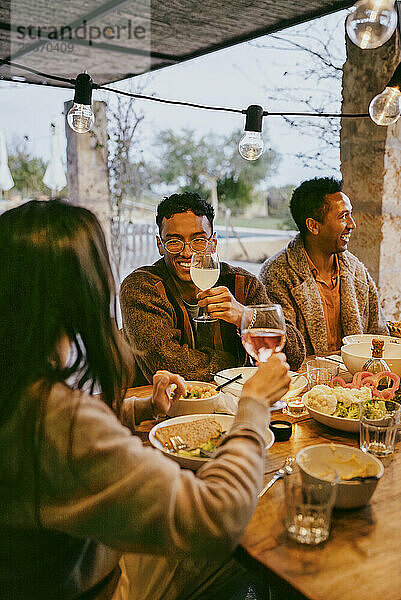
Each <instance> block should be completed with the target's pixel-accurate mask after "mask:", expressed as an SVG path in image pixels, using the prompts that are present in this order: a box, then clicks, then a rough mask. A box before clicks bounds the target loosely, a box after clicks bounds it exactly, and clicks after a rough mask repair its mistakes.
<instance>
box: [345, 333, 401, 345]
mask: <svg viewBox="0 0 401 600" xmlns="http://www.w3.org/2000/svg"><path fill="white" fill-rule="evenodd" d="M373 339H375V340H383V342H386V343H390V344H401V339H399V338H395V337H392V336H391V335H373V334H372V333H358V334H355V335H346V336H345V337H343V344H344V346H346V345H347V344H359V343H360V342H366V343H368V344H371V343H372V340H373Z"/></svg>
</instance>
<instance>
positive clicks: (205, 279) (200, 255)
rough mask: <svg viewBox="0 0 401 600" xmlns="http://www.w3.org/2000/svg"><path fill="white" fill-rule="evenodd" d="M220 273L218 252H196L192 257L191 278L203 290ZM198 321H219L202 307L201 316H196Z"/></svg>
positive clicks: (216, 278)
mask: <svg viewBox="0 0 401 600" xmlns="http://www.w3.org/2000/svg"><path fill="white" fill-rule="evenodd" d="M219 275H220V261H219V257H218V254H217V252H208V251H206V252H194V253H193V254H192V258H191V279H192V281H193V282H194V284H195V285H196V286H197V287H198V288H199V289H200V290H202V291H204V290H208V289H209V288H211V287H212V286H213V285H214V284H215V283H216V281H217V280H218V278H219ZM194 321H197V322H198V323H211V322H213V321H217V319H213V318H212V317H211V316H210V315H208V314H207V312H206V311H205V309H204V307H203V306H201V307H200V311H199V316H198V317H195V318H194Z"/></svg>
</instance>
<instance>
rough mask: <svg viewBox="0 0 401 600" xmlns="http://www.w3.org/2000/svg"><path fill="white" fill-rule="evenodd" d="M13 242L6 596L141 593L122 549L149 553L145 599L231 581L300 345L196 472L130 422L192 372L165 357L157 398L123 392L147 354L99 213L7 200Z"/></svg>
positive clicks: (0, 222)
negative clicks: (128, 329) (128, 335)
mask: <svg viewBox="0 0 401 600" xmlns="http://www.w3.org/2000/svg"><path fill="white" fill-rule="evenodd" d="M0 256H1V261H2V268H1V269H0V365H1V376H0V595H1V597H2V598H4V599H5V598H7V600H23V599H24V600H25V599H27V598H29V599H30V600H33V599H37V600H39V599H40V600H58V599H60V600H77V599H80V600H91V599H96V600H100V599H102V600H106V599H107V600H109V599H111V598H113V600H114V599H115V600H117V599H125V598H128V585H127V581H126V578H125V577H124V573H122V572H121V563H119V559H120V555H121V553H122V552H131V553H136V555H135V556H132V557H131V570H132V573H134V572H135V573H136V575H135V577H136V579H135V580H134V581H131V592H130V594H131V595H130V596H129V597H130V598H135V599H136V598H141V599H145V598H148V599H149V600H156V599H157V598H164V599H167V598H169V599H170V598H171V599H172V598H190V597H191V598H195V597H196V598H198V597H199V598H200V597H203V596H200V595H199V594H198V595H196V594H197V592H194V590H195V588H198V590H200V589H206V588H207V581H208V580H209V578H212V576H213V577H214V579H213V581H214V585H215V586H216V587H215V588H214V589H215V590H216V589H218V581H219V578H218V576H217V577H215V575H216V573H219V572H220V571H221V572H222V573H223V572H224V570H225V572H226V573H228V572H229V571H228V570H227V565H229V564H230V563H229V561H228V558H229V555H230V552H231V551H232V549H233V548H234V547H235V545H236V543H237V541H238V539H239V536H240V535H241V533H242V531H243V529H244V528H245V526H246V524H247V522H248V520H249V518H250V516H251V514H252V512H253V510H254V507H255V505H256V495H257V491H258V489H259V487H260V486H261V483H262V474H263V459H264V432H265V428H266V422H267V418H268V408H267V407H268V405H269V403H271V402H274V401H276V400H277V399H278V398H279V397H281V396H282V395H283V394H284V393H285V391H286V389H287V388H288V385H289V377H288V375H287V369H288V365H286V363H285V359H284V358H283V357H280V356H278V357H277V356H276V357H274V358H272V359H271V360H270V361H269V362H268V363H266V364H264V365H262V366H261V367H260V369H259V370H258V372H257V374H256V375H255V376H254V377H253V378H252V379H251V380H249V381H248V382H247V383H246V384H245V385H244V390H243V395H242V398H241V400H240V402H239V408H238V414H237V416H236V419H235V423H234V426H233V428H232V430H231V432H230V434H229V435H228V436H227V439H226V441H225V443H224V444H222V446H221V447H220V449H219V451H218V453H217V457H216V458H215V459H214V460H213V461H210V462H209V463H208V464H207V465H206V466H204V467H203V468H202V469H201V470H200V471H198V473H197V474H194V473H192V472H189V471H183V470H180V468H179V467H178V465H177V464H176V463H175V462H173V461H171V460H169V459H168V458H165V457H164V456H162V455H161V453H159V452H158V451H156V450H154V449H150V448H145V447H143V445H142V443H141V441H140V439H139V438H138V437H137V436H135V435H132V433H131V432H130V431H129V429H128V428H127V427H130V428H131V429H135V425H136V424H137V423H138V422H140V421H141V420H143V419H144V418H149V417H150V416H151V415H152V414H157V413H163V412H166V410H167V409H168V407H169V403H170V396H169V390H170V385H171V384H172V383H175V384H176V385H177V392H176V393H177V394H178V393H181V392H185V387H184V382H183V380H182V378H181V377H179V376H178V375H172V374H171V373H168V372H165V371H164V372H163V371H162V372H159V373H157V374H156V375H155V378H154V381H153V394H152V396H151V397H150V398H149V399H145V400H134V401H123V400H122V398H123V397H124V393H125V389H126V387H127V383H128V382H129V381H130V380H131V377H132V373H130V368H129V365H130V364H131V363H132V357H131V354H130V350H129V348H128V346H126V345H125V343H124V341H123V340H122V338H121V336H120V334H119V332H118V329H117V326H116V322H115V319H114V314H115V312H114V311H115V288H114V281H113V275H112V271H111V268H110V264H109V258H108V253H107V248H106V243H105V239H104V235H103V232H102V230H101V227H100V225H99V223H98V221H97V219H96V217H95V216H94V215H93V214H92V213H91V212H90V211H88V210H86V209H84V208H81V207H77V206H73V205H69V204H66V203H62V202H59V201H50V202H37V201H32V202H28V203H26V204H24V205H22V206H20V207H18V208H15V209H12V210H9V211H7V212H6V213H4V214H2V215H0ZM83 388H84V389H86V390H89V391H91V390H93V389H95V388H96V389H99V390H100V391H101V399H100V397H99V396H91V395H88V394H86V393H84V392H83V391H82V390H83ZM146 555H164V556H165V557H166V558H165V559H157V558H155V557H153V556H152V557H150V556H146ZM163 560H165V561H166V562H165V563H163ZM169 561H170V562H169ZM171 561H175V562H174V565H175V567H174V568H175V569H176V577H175V578H172V577H171V568H172V562H171ZM191 561H193V563H191ZM188 564H193V565H194V567H193V569H192V570H191V576H190V577H189V579H188V577H187V574H188V571H186V570H185V569H186V566H185V565H188ZM196 565H197V566H198V568H196ZM180 567H181V568H180ZM169 571H170V572H169ZM180 571H181V573H185V577H186V579H185V582H183V581H182V577H181V580H180ZM169 575H170V577H169ZM237 575H238V572H237ZM228 579H230V578H228ZM220 580H221V579H220ZM228 583H229V585H228V587H227V589H229V588H230V582H229V581H228ZM231 585H235V581H232V582H231ZM222 589H223V588H222ZM221 597H223V596H221ZM225 597H227V596H225Z"/></svg>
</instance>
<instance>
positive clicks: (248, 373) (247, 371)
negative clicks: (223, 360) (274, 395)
mask: <svg viewBox="0 0 401 600" xmlns="http://www.w3.org/2000/svg"><path fill="white" fill-rule="evenodd" d="M257 370H258V367H235V368H233V369H224V371H219V372H218V373H216V375H215V376H214V380H215V381H216V383H218V384H221V383H224V382H225V381H227V378H228V379H230V378H231V377H235V376H236V375H242V379H240V381H241V383H239V381H234V383H230V384H229V385H226V387H224V388H223V390H222V391H223V392H229V393H230V394H232V395H233V396H236V397H237V398H239V397H240V396H241V392H242V386H243V384H244V383H245V381H248V379H250V377H252V375H254V374H255V373H256V371H257ZM289 375H290V377H291V378H295V377H298V375H299V373H295V372H294V371H289ZM307 385H308V380H307V379H306V377H305V376H304V375H302V376H301V377H300V378H299V379H297V381H296V383H295V385H293V384H292V383H291V384H290V389H289V390H288V392H287V393H286V394H285V395H284V396H283V397H282V398H281V400H279V401H278V402H276V403H275V404H273V406H272V407H271V410H280V409H281V408H283V406H285V401H286V400H288V399H289V398H294V397H295V396H300V395H301V394H302V392H303V391H304V390H305V388H306V387H307Z"/></svg>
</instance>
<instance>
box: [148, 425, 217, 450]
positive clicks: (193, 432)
mask: <svg viewBox="0 0 401 600" xmlns="http://www.w3.org/2000/svg"><path fill="white" fill-rule="evenodd" d="M222 433H223V428H222V426H221V424H220V423H219V422H218V421H217V420H216V419H214V418H213V417H205V418H204V419H199V420H197V421H188V422H187V423H175V424H174V425H166V426H165V427H159V429H157V430H156V431H155V436H156V438H157V439H158V440H159V442H160V443H161V444H162V445H163V446H165V447H167V448H168V449H169V450H173V445H172V443H171V442H170V438H171V437H173V436H175V435H179V436H180V438H181V439H182V441H183V442H184V443H185V444H187V445H188V448H197V447H198V446H200V445H201V444H205V443H206V442H207V441H208V440H210V439H216V438H218V437H219V436H220V435H221V434H222Z"/></svg>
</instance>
